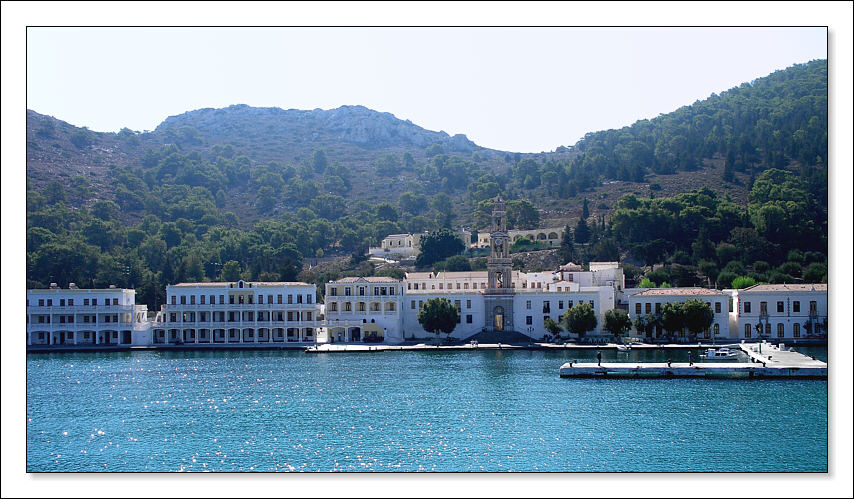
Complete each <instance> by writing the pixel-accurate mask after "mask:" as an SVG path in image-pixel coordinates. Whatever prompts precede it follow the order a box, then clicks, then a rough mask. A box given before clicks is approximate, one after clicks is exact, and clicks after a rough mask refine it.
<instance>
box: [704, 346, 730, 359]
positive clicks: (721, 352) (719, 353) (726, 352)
mask: <svg viewBox="0 0 854 499" xmlns="http://www.w3.org/2000/svg"><path fill="white" fill-rule="evenodd" d="M736 357H738V353H737V352H735V351H734V350H730V349H729V348H726V347H723V348H718V349H714V348H709V349H707V350H706V352H705V353H704V354H703V358H704V359H707V360H714V359H734V358H736Z"/></svg>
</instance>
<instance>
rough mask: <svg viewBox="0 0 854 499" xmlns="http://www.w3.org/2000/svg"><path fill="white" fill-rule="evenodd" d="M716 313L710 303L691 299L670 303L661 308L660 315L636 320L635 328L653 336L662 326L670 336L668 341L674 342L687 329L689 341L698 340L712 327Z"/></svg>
mask: <svg viewBox="0 0 854 499" xmlns="http://www.w3.org/2000/svg"><path fill="white" fill-rule="evenodd" d="M713 322H714V313H713V312H712V308H711V307H710V306H709V304H708V303H706V302H704V301H702V300H699V299H697V298H691V299H688V300H686V301H685V302H669V303H665V304H664V305H663V306H662V307H661V313H660V314H647V315H646V316H644V317H639V318H638V319H635V322H634V326H635V328H637V329H638V331H645V332H647V335H649V334H651V331H652V329H653V328H654V327H655V326H661V327H662V328H664V331H665V332H666V333H667V335H668V339H670V340H671V341H673V340H674V338H675V335H676V334H677V333H681V332H683V331H684V330H685V329H687V330H688V332H689V333H690V335H691V336H690V337H689V341H693V340H694V339H696V337H697V335H698V334H700V333H702V332H703V331H705V330H706V329H708V328H710V327H711V326H712V323H713Z"/></svg>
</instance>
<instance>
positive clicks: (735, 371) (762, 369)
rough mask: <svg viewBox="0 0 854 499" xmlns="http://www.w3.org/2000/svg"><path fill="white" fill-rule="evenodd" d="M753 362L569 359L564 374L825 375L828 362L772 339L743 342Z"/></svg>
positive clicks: (819, 376) (562, 372)
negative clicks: (598, 360) (780, 344)
mask: <svg viewBox="0 0 854 499" xmlns="http://www.w3.org/2000/svg"><path fill="white" fill-rule="evenodd" d="M739 348H740V349H741V351H743V352H744V353H746V354H747V356H748V358H749V359H750V362H694V363H690V364H689V363H688V362H672V363H666V362H642V363H638V362H603V363H601V364H599V363H596V362H578V363H573V362H567V363H566V364H564V365H562V366H561V367H560V376H561V377H564V378H565V377H588V378H589V377H607V378H612V377H613V378H823V379H827V363H825V362H822V361H820V360H815V359H814V358H811V357H808V356H806V355H804V354H802V353H798V352H790V351H788V350H785V349H781V348H779V347H777V346H775V345H772V344H770V343H741V344H739Z"/></svg>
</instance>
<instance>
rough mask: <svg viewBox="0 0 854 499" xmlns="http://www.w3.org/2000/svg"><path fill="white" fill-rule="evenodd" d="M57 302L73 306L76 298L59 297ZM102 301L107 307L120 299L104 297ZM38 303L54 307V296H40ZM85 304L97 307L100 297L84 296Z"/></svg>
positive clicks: (62, 305)
mask: <svg viewBox="0 0 854 499" xmlns="http://www.w3.org/2000/svg"><path fill="white" fill-rule="evenodd" d="M57 303H58V305H57V306H59V307H73V306H74V298H68V299H67V300H66V299H65V298H59V300H57ZM102 303H103V304H104V306H105V307H109V306H110V304H112V305H118V304H119V299H118V298H112V299H110V298H104V301H103V302H102ZM38 304H39V305H38V306H40V307H45V306H47V307H52V306H53V298H39V301H38ZM27 306H28V307H29V306H30V299H29V298H27ZM83 306H84V307H90V306H91V307H96V306H98V299H97V298H91V299H90V298H83Z"/></svg>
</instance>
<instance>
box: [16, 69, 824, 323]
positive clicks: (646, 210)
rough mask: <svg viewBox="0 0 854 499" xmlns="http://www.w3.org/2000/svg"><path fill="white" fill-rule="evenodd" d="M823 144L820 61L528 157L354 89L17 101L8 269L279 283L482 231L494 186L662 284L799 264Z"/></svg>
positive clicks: (38, 279)
mask: <svg viewBox="0 0 854 499" xmlns="http://www.w3.org/2000/svg"><path fill="white" fill-rule="evenodd" d="M826 159H827V62H826V61H824V60H822V61H813V62H811V63H808V64H803V65H796V66H793V67H791V68H788V69H786V70H783V71H778V72H775V73H774V74H772V75H769V76H767V77H764V78H759V79H757V80H755V81H753V82H751V83H745V84H742V85H741V86H739V87H736V88H733V89H730V90H727V91H724V92H721V93H720V95H712V96H710V97H709V98H708V99H706V100H703V101H698V102H696V103H694V104H692V105H690V106H685V107H683V108H680V109H678V110H676V111H674V112H672V113H668V114H662V115H660V116H659V117H657V118H654V119H652V120H643V121H639V122H637V123H635V124H633V125H632V126H630V127H625V128H623V129H620V130H607V131H600V132H595V133H590V134H587V135H586V136H585V137H584V138H583V139H582V140H581V141H579V142H578V143H577V144H575V145H574V146H571V147H558V148H557V150H555V151H554V152H551V153H541V154H519V153H512V152H506V151H497V150H491V149H486V148H482V147H479V146H477V145H476V144H474V143H472V142H471V141H469V140H468V139H467V138H466V137H465V136H463V135H456V136H453V137H451V136H449V135H447V134H445V133H444V132H434V131H429V130H425V129H423V128H420V127H418V126H417V125H415V124H413V123H411V122H409V121H404V120H399V119H397V118H395V117H394V116H393V115H391V114H389V113H380V112H376V111H372V110H370V109H366V108H364V107H361V106H344V107H341V108H338V109H334V110H329V111H323V110H314V111H300V110H282V109H276V108H252V107H249V106H243V105H241V106H231V107H229V108H225V109H202V110H197V111H191V112H188V113H184V114H182V115H179V116H173V117H169V118H168V119H166V120H165V121H164V122H163V123H162V124H161V125H160V126H158V127H157V128H156V129H155V130H153V131H150V132H142V133H140V132H134V131H131V130H128V129H123V130H122V131H120V132H119V133H96V132H92V131H89V130H86V129H83V128H77V127H74V126H72V125H70V124H67V123H64V122H62V121H59V120H56V119H55V118H52V117H49V116H44V115H40V114H38V113H36V112H34V111H29V110H28V111H27V276H28V281H27V285H28V287H42V286H46V285H47V284H48V283H50V282H56V283H58V284H60V285H61V286H66V285H67V284H68V282H75V283H77V284H78V285H79V286H81V287H89V286H106V285H109V284H116V285H118V286H129V287H136V288H137V289H138V293H139V295H140V301H141V302H144V303H147V304H149V306H150V307H155V306H156V305H157V304H158V303H162V296H160V295H161V294H162V293H163V287H164V286H165V284H167V283H174V282H178V281H186V280H204V279H218V278H227V277H233V276H234V275H242V276H245V277H246V278H249V279H264V280H292V279H295V278H296V277H297V275H298V274H299V273H300V271H301V267H302V260H303V259H304V258H306V257H312V258H314V257H318V256H322V255H326V256H329V255H342V256H347V255H350V254H351V253H354V252H355V253H359V252H361V251H362V250H363V249H364V248H365V247H366V246H367V245H369V244H371V245H372V244H377V243H378V241H379V239H381V238H382V237H383V236H385V235H386V234H389V233H397V232H420V231H423V230H435V229H438V228H441V227H446V228H461V227H465V228H471V227H476V228H482V227H484V226H485V224H486V222H487V216H488V212H489V209H490V208H491V199H492V198H493V197H494V196H495V195H497V194H498V193H499V192H500V193H501V194H502V195H504V196H505V197H506V198H507V199H508V200H509V201H508V207H509V208H510V210H511V213H509V215H510V216H509V219H510V222H511V224H513V225H514V226H515V227H519V228H527V227H530V226H536V225H550V226H553V225H557V224H560V225H564V224H569V225H570V226H571V227H572V229H573V230H572V231H571V236H572V243H573V244H572V246H571V247H570V246H569V242H570V241H567V242H566V245H565V248H564V250H563V251H562V253H561V254H562V258H563V259H564V260H566V259H569V258H573V259H575V260H577V261H585V260H589V259H609V260H611V259H621V260H624V261H627V262H634V263H636V264H653V263H669V264H670V267H667V268H665V269H664V271H665V272H669V271H670V270H671V269H672V268H673V266H677V267H676V268H677V269H680V270H679V271H678V272H681V273H682V274H679V275H681V276H682V277H681V278H680V279H681V280H680V282H688V281H690V280H698V281H702V280H704V279H705V282H706V283H711V284H714V283H715V281H716V279H717V278H718V277H720V274H723V277H724V279H723V280H720V279H718V281H719V284H728V283H727V282H726V281H727V279H729V281H731V275H732V274H737V275H746V274H748V273H753V274H754V277H756V278H764V279H769V280H770V279H772V276H773V278H774V279H777V280H780V279H783V280H785V279H801V280H803V279H808V278H813V279H814V278H815V277H814V275H813V274H814V273H815V271H816V268H817V267H815V266H813V270H814V272H813V273H812V274H809V275H806V271H807V267H808V266H809V265H810V264H818V265H826V257H825V255H826V253H827V251H826V248H827V163H826ZM686 191H693V193H692V194H689V193H686ZM650 198H653V199H650ZM640 227H644V229H640ZM748 243H750V244H753V246H756V248H753V249H748V248H746V247H745V245H747V244H748ZM695 245H696V246H697V247H698V248H699V249H695V248H694V246H695ZM730 246H732V247H734V248H735V250H730ZM757 248H758V249H757ZM793 251H794V253H792V252H793ZM756 261H759V262H764V265H763V264H760V265H759V270H757V269H756V268H755V266H754V263H755V262H756ZM228 262H234V263H231V264H228V265H226V264H227V263H228ZM731 262H736V263H740V264H741V268H739V267H738V265H737V264H736V263H733V265H731V266H729V267H728V268H727V266H728V265H729V264H730V263H731ZM789 262H794V263H797V264H798V265H799V269H796V268H794V266H792V265H789V266H788V267H787V268H784V269H780V268H779V267H780V265H784V264H786V263H789ZM362 265H363V267H362V268H361V269H360V271H363V272H364V271H370V268H367V267H364V264H362ZM765 265H767V266H768V268H767V269H766V268H765ZM683 267H684V268H683ZM761 269H765V270H764V271H763V270H761ZM784 270H786V271H788V272H784ZM819 270H820V269H819ZM724 271H726V272H728V273H724ZM224 273H226V274H227V275H223V274H224ZM825 273H826V267H825ZM683 274H684V275H683ZM787 276H788V277H787ZM822 276H823V274H822V275H819V277H818V279H821V278H822ZM322 277H324V276H320V275H309V276H308V277H307V276H306V274H303V275H301V278H311V279H318V280H320V279H321V278H322ZM653 277H656V276H653ZM658 277H661V276H658ZM665 277H666V279H667V280H674V281H675V280H676V279H677V278H679V276H676V278H674V277H673V276H671V275H670V274H668V275H666V276H665ZM659 280H660V281H661V280H663V279H659Z"/></svg>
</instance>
